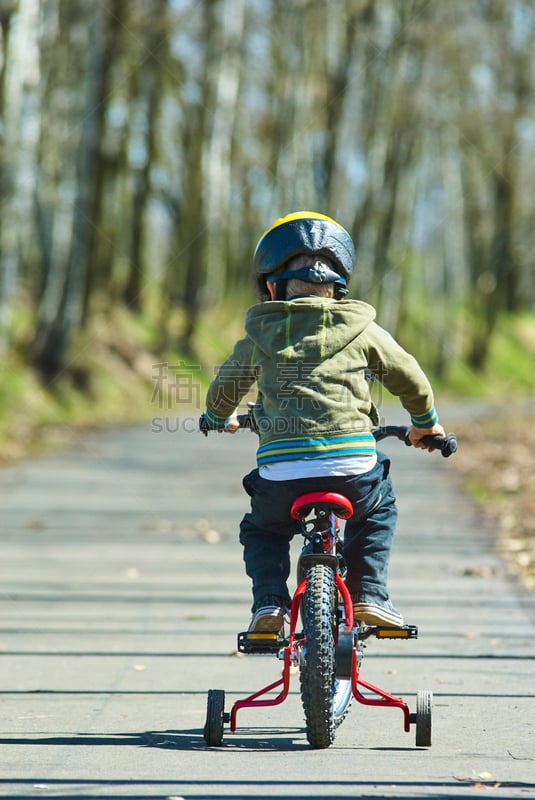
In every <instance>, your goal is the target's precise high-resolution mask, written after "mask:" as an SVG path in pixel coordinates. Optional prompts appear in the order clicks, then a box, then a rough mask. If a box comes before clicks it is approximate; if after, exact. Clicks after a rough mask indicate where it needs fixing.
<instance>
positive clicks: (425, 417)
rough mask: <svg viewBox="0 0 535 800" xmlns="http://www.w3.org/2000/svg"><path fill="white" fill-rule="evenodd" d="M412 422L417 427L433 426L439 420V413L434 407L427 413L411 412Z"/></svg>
mask: <svg viewBox="0 0 535 800" xmlns="http://www.w3.org/2000/svg"><path fill="white" fill-rule="evenodd" d="M411 422H412V424H413V425H414V427H415V428H432V427H433V425H436V424H437V422H438V414H437V412H436V411H435V409H434V407H433V408H431V410H430V411H427V412H426V413H425V414H411Z"/></svg>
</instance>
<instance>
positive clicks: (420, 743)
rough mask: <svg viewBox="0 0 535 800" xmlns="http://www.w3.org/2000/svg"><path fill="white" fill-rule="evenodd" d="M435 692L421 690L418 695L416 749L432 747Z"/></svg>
mask: <svg viewBox="0 0 535 800" xmlns="http://www.w3.org/2000/svg"><path fill="white" fill-rule="evenodd" d="M432 708H433V692H431V691H429V689H419V690H418V692H417V693H416V714H415V717H416V719H415V722H416V747H431V712H432Z"/></svg>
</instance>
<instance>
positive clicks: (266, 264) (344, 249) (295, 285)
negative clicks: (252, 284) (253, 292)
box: [254, 211, 355, 301]
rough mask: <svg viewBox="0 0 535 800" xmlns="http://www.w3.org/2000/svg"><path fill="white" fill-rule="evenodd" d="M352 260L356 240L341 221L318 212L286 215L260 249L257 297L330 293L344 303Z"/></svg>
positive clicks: (270, 230)
mask: <svg viewBox="0 0 535 800" xmlns="http://www.w3.org/2000/svg"><path fill="white" fill-rule="evenodd" d="M299 258H301V259H302V260H298V259H299ZM354 261H355V248H354V245H353V240H352V239H351V236H350V235H349V233H348V232H347V231H346V230H345V228H343V227H342V226H341V225H340V224H339V223H338V222H336V221H335V220H333V219H331V218H330V217H327V216H325V215H324V214H318V213H317V212H315V211H297V212H295V213H293V214H288V215H287V216H286V217H282V218H281V219H278V220H276V221H275V222H274V223H273V225H271V227H270V228H268V230H267V231H265V233H264V234H263V235H262V237H261V239H260V241H259V242H258V245H257V247H256V250H255V254H254V267H255V273H256V281H257V290H258V295H259V298H260V300H261V301H265V300H270V299H271V300H272V299H278V300H284V299H286V298H289V297H294V296H296V295H303V294H304V295H307V296H308V295H311V294H314V295H319V296H322V297H323V296H327V297H328V296H330V295H329V292H331V291H332V296H334V297H336V298H341V297H343V296H344V295H345V294H346V293H347V289H346V286H347V282H348V281H349V279H350V277H351V274H352V272H353V265H354ZM292 272H295V273H296V275H295V277H294V276H293V275H292V274H291V273H292ZM324 287H330V288H327V289H326V290H325V289H324ZM324 291H325V294H324Z"/></svg>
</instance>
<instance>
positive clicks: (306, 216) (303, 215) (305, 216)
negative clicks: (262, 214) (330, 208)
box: [257, 211, 350, 249]
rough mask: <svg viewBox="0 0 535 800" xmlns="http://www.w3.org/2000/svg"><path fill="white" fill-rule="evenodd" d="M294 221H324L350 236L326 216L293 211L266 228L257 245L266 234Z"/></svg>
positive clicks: (314, 212)
mask: <svg viewBox="0 0 535 800" xmlns="http://www.w3.org/2000/svg"><path fill="white" fill-rule="evenodd" d="M296 219H324V220H326V221H327V222H332V224H333V225H336V226H337V227H338V228H341V229H342V230H343V231H344V232H345V233H347V235H348V236H349V235H350V234H349V232H348V231H346V229H345V228H344V226H343V225H340V223H339V222H337V221H336V220H335V219H333V218H332V217H328V216H327V215H326V214H320V213H319V212H318V211H294V212H293V213H292V214H286V216H285V217H279V219H276V220H275V222H274V223H273V224H272V225H270V226H269V228H267V230H265V231H264V233H263V234H262V236H261V237H260V240H259V242H258V244H260V242H261V241H262V239H263V238H264V236H267V234H268V233H269V232H270V231H272V230H273V229H274V228H278V227H279V225H284V224H285V223H286V222H293V221H294V220H296ZM257 249H258V245H257Z"/></svg>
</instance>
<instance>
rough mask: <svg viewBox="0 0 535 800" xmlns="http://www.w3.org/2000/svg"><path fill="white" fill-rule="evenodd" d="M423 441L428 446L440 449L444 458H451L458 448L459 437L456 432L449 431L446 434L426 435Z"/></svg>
mask: <svg viewBox="0 0 535 800" xmlns="http://www.w3.org/2000/svg"><path fill="white" fill-rule="evenodd" d="M422 442H423V443H424V444H425V445H426V447H434V448H435V449H436V450H440V452H441V453H442V455H443V456H444V458H449V456H451V455H453V453H455V451H456V450H457V438H456V436H455V434H454V433H448V434H447V435H446V436H424V437H423V438H422Z"/></svg>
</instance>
